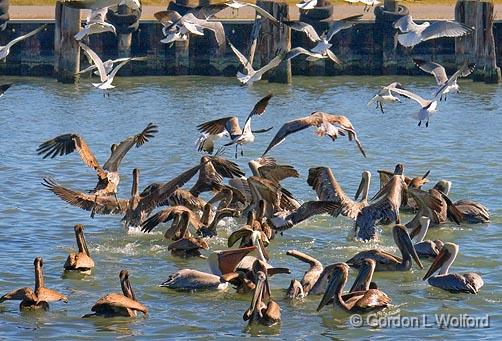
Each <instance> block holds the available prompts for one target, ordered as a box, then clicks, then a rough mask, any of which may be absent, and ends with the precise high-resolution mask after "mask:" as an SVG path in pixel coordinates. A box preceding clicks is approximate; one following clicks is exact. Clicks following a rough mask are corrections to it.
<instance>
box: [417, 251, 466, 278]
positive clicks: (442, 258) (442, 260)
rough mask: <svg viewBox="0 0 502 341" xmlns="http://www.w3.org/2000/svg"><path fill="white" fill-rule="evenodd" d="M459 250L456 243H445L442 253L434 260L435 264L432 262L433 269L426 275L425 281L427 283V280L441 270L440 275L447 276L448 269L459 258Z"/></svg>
mask: <svg viewBox="0 0 502 341" xmlns="http://www.w3.org/2000/svg"><path fill="white" fill-rule="evenodd" d="M458 249H459V248H458V245H457V244H455V243H449V242H448V243H444V245H443V247H442V248H441V251H440V252H439V254H438V255H437V256H436V258H435V259H434V262H432V264H431V267H430V268H429V270H428V271H427V273H426V274H425V276H424V278H423V280H424V281H425V280H426V279H427V278H429V277H431V276H432V275H433V274H434V273H435V272H436V271H437V270H439V269H441V270H440V271H439V274H440V275H445V274H447V273H448V269H449V268H450V266H451V264H452V263H453V261H454V260H455V258H456V257H457V254H458Z"/></svg>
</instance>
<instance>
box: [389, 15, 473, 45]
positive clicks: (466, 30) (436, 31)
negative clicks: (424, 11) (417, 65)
mask: <svg viewBox="0 0 502 341" xmlns="http://www.w3.org/2000/svg"><path fill="white" fill-rule="evenodd" d="M394 28H397V29H399V30H400V31H401V32H402V34H399V35H398V36H397V40H398V41H399V43H400V44H401V45H403V46H405V47H414V46H415V45H417V44H419V43H421V42H422V41H426V40H430V39H436V38H441V37H461V36H464V35H466V34H470V33H472V32H474V29H473V28H472V27H468V26H466V25H464V24H461V23H459V22H456V21H450V20H444V21H435V22H433V23H432V24H431V23H429V22H428V21H426V22H424V23H423V24H420V25H417V24H416V23H415V22H413V18H412V17H411V15H405V16H404V17H402V18H401V19H399V20H397V21H396V22H394Z"/></svg>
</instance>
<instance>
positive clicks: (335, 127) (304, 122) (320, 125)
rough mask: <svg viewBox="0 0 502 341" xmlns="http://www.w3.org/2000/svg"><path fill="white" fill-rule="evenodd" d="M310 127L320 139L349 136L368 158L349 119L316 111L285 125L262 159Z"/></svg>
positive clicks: (333, 139)
mask: <svg viewBox="0 0 502 341" xmlns="http://www.w3.org/2000/svg"><path fill="white" fill-rule="evenodd" d="M308 127H315V128H316V130H315V133H316V135H318V136H320V137H323V136H329V137H330V138H331V140H332V141H333V142H334V141H335V140H336V139H337V138H338V136H345V134H347V135H348V138H349V141H352V140H354V141H355V142H356V144H357V147H358V148H359V151H360V152H361V154H363V156H364V157H366V152H365V151H364V149H363V146H362V144H361V142H360V141H359V139H358V138H357V133H356V130H355V129H354V127H353V126H352V123H351V122H350V121H349V119H348V118H347V117H345V116H341V115H331V114H327V113H324V112H321V111H314V112H312V113H311V114H310V115H309V116H307V117H302V118H297V119H295V120H292V121H289V122H286V123H284V125H283V126H282V127H281V129H279V131H278V132H277V134H276V135H275V136H274V138H273V139H272V141H271V142H270V144H269V145H268V147H267V149H265V152H264V153H263V154H262V157H263V156H265V154H267V152H268V151H270V150H271V149H272V148H274V147H275V146H276V145H278V144H280V143H282V142H283V141H284V140H285V139H286V137H287V136H288V135H290V134H293V133H295V132H297V131H300V130H303V129H307V128H308Z"/></svg>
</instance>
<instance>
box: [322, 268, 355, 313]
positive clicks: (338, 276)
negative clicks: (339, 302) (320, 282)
mask: <svg viewBox="0 0 502 341" xmlns="http://www.w3.org/2000/svg"><path fill="white" fill-rule="evenodd" d="M348 277H349V266H348V265H347V264H345V263H338V264H335V265H334V266H333V267H332V270H331V273H330V274H329V283H328V286H327V288H326V292H325V293H324V296H323V297H322V299H321V302H320V303H319V305H318V306H317V311H320V310H321V309H322V308H323V307H324V306H325V305H327V304H328V303H329V302H330V301H331V298H333V297H334V296H336V295H339V294H341V293H342V289H343V287H344V286H345V283H347V278H348Z"/></svg>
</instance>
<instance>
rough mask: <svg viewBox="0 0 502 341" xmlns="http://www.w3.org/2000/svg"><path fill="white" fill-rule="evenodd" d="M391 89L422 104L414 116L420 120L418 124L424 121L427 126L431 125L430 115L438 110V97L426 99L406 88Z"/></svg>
mask: <svg viewBox="0 0 502 341" xmlns="http://www.w3.org/2000/svg"><path fill="white" fill-rule="evenodd" d="M390 91H392V92H395V93H397V94H400V95H401V96H403V97H406V98H409V99H412V100H414V101H415V102H417V103H418V104H419V105H420V107H421V108H420V110H419V111H417V112H416V113H414V114H413V117H414V118H416V119H417V120H418V126H419V127H420V125H422V121H426V122H425V126H426V127H428V126H429V119H430V117H431V116H432V115H433V114H435V113H436V112H437V107H438V101H437V99H436V98H437V97H433V98H432V99H430V100H429V99H424V98H422V97H420V96H419V95H417V94H415V93H413V92H411V91H408V90H404V89H398V88H391V89H390Z"/></svg>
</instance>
